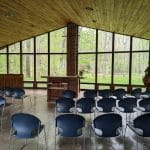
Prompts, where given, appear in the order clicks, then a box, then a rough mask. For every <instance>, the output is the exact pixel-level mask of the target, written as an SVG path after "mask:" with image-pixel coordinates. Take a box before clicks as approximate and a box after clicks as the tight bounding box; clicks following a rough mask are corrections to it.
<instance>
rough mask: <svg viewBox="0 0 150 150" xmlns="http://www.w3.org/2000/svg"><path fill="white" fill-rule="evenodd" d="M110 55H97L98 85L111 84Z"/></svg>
mask: <svg viewBox="0 0 150 150" xmlns="http://www.w3.org/2000/svg"><path fill="white" fill-rule="evenodd" d="M111 64H112V54H99V55H98V83H111V67H112V65H111Z"/></svg>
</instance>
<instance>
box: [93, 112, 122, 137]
mask: <svg viewBox="0 0 150 150" xmlns="http://www.w3.org/2000/svg"><path fill="white" fill-rule="evenodd" d="M93 125H94V128H96V129H99V130H101V131H102V135H99V136H102V137H115V136H118V135H119V132H117V129H118V128H119V127H122V117H121V116H120V115H119V114H112V113H111V114H104V115H100V116H98V117H96V118H95V119H94V121H93Z"/></svg>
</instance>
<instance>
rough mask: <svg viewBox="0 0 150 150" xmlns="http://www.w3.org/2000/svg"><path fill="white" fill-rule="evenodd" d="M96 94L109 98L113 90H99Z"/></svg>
mask: <svg viewBox="0 0 150 150" xmlns="http://www.w3.org/2000/svg"><path fill="white" fill-rule="evenodd" d="M98 95H99V96H100V97H102V98H109V97H110V96H112V95H113V92H112V91H111V90H110V89H104V90H99V91H98Z"/></svg>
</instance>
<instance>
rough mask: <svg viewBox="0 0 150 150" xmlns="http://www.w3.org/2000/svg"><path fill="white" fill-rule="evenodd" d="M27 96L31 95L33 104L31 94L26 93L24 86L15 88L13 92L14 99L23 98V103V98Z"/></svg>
mask: <svg viewBox="0 0 150 150" xmlns="http://www.w3.org/2000/svg"><path fill="white" fill-rule="evenodd" d="M27 97H29V99H30V103H31V104H32V102H31V96H30V95H26V94H25V91H24V89H23V88H14V89H13V94H12V99H13V100H21V101H22V103H23V100H24V99H25V98H27Z"/></svg>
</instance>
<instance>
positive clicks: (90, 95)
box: [83, 90, 97, 98]
mask: <svg viewBox="0 0 150 150" xmlns="http://www.w3.org/2000/svg"><path fill="white" fill-rule="evenodd" d="M83 96H84V97H86V98H95V97H97V90H85V91H84V93H83Z"/></svg>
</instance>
